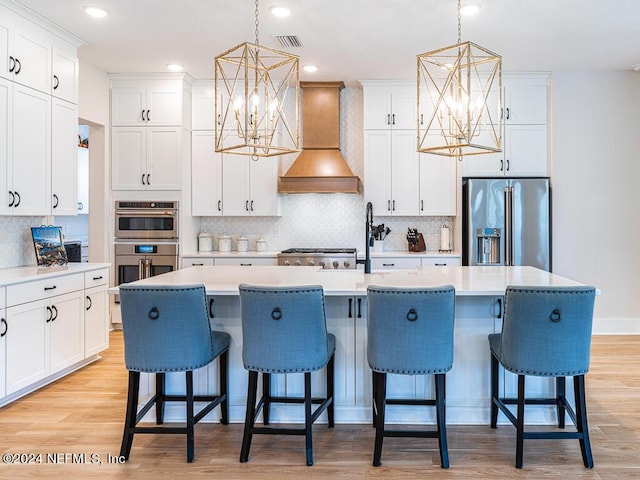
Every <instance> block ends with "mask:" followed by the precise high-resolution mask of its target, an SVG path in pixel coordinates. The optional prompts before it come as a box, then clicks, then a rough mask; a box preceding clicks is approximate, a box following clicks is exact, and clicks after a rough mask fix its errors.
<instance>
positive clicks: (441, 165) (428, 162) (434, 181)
mask: <svg viewBox="0 0 640 480" xmlns="http://www.w3.org/2000/svg"><path fill="white" fill-rule="evenodd" d="M419 162H420V215H424V216H436V217H439V216H440V217H455V216H456V212H457V209H456V205H457V202H456V199H457V187H458V174H457V168H458V165H457V164H458V160H457V159H456V158H451V157H444V156H442V155H428V154H425V153H421V154H419Z"/></svg>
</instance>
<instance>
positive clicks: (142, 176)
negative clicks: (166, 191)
mask: <svg viewBox="0 0 640 480" xmlns="http://www.w3.org/2000/svg"><path fill="white" fill-rule="evenodd" d="M142 185H146V183H144V173H143V174H142Z"/></svg>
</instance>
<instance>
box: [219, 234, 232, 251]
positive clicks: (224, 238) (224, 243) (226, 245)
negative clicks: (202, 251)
mask: <svg viewBox="0 0 640 480" xmlns="http://www.w3.org/2000/svg"><path fill="white" fill-rule="evenodd" d="M218 250H220V251H221V252H230V251H231V237H230V236H229V235H225V234H222V235H220V236H219V237H218Z"/></svg>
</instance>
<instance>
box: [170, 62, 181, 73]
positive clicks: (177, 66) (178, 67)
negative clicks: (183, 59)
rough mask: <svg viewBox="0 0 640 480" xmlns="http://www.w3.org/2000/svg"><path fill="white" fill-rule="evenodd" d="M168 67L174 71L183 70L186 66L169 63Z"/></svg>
mask: <svg viewBox="0 0 640 480" xmlns="http://www.w3.org/2000/svg"><path fill="white" fill-rule="evenodd" d="M167 69H168V70H171V71H172V72H181V71H182V70H184V67H183V66H182V65H179V64H177V63H169V64H168V65H167Z"/></svg>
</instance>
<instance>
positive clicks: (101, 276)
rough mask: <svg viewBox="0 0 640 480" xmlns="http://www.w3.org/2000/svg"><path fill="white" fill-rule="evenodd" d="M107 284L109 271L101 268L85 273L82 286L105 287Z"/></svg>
mask: <svg viewBox="0 0 640 480" xmlns="http://www.w3.org/2000/svg"><path fill="white" fill-rule="evenodd" d="M108 283H109V269H108V268H101V269H100V270H94V271H92V272H85V274H84V285H85V288H91V287H97V286H99V285H107V284H108Z"/></svg>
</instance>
